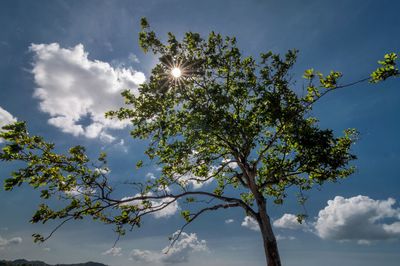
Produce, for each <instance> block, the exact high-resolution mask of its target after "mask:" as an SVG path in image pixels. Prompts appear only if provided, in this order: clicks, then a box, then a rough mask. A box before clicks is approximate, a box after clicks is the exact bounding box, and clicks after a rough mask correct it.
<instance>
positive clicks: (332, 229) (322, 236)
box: [0, 0, 400, 266]
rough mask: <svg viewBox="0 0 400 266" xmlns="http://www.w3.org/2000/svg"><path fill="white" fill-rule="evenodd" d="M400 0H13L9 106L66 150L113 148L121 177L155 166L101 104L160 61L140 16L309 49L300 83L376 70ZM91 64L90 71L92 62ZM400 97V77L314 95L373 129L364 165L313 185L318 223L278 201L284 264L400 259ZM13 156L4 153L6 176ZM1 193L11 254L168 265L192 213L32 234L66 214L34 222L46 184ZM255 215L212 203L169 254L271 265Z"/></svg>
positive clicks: (0, 88)
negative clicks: (137, 224)
mask: <svg viewBox="0 0 400 266" xmlns="http://www.w3.org/2000/svg"><path fill="white" fill-rule="evenodd" d="M399 8H400V3H399V2H398V1H385V0H381V1H368V0H363V1H361V0H360V1H344V0H339V1H267V0H254V1H211V0H208V1H167V0H166V1H155V0H149V1H1V2H0V28H1V32H0V58H1V60H0V107H1V109H0V115H2V116H1V118H2V119H3V121H6V120H7V121H8V120H10V121H11V120H12V118H16V119H18V120H25V121H27V122H28V125H29V129H30V131H31V132H32V133H34V134H38V135H42V136H44V137H46V139H47V140H49V141H52V142H55V143H57V144H58V149H59V150H60V151H63V150H65V149H66V148H67V147H69V146H73V145H78V144H80V145H84V146H86V147H88V149H89V153H90V154H92V155H95V154H97V153H98V152H99V151H101V150H105V151H107V152H108V154H109V158H110V159H111V161H110V163H111V170H112V172H111V173H112V174H113V177H114V178H115V179H116V180H117V181H119V182H121V181H123V180H126V179H128V178H132V177H134V176H135V177H136V176H145V175H146V174H148V173H153V174H155V175H156V174H157V169H156V167H155V166H153V165H146V167H144V168H143V169H142V170H140V171H138V172H137V171H135V170H134V164H135V161H136V160H138V159H141V158H142V157H143V156H142V153H143V150H144V147H145V144H146V142H145V141H137V140H133V139H131V138H130V137H129V131H128V129H127V128H124V129H119V128H123V127H124V125H110V124H108V123H107V122H106V121H105V120H104V119H103V118H102V116H101V114H102V112H104V111H107V108H108V107H110V108H113V107H118V105H119V103H120V101H121V99H120V98H119V96H118V91H119V90H120V89H122V88H126V87H130V86H132V87H135V86H137V84H138V83H140V81H142V80H143V78H147V77H148V74H149V72H150V70H151V67H152V66H153V65H154V64H155V62H156V58H155V57H153V56H152V55H150V54H143V52H142V51H141V50H140V48H139V47H138V42H137V33H138V31H139V19H140V18H141V17H143V16H145V17H147V18H148V20H149V22H150V24H151V25H152V27H153V29H154V30H155V31H156V32H157V33H158V34H159V36H165V35H166V33H167V32H168V31H171V32H174V33H175V34H176V35H177V36H178V37H179V36H182V35H183V33H184V32H186V31H195V32H199V33H201V34H203V35H206V34H207V33H208V32H210V31H211V30H214V31H216V32H220V33H222V34H226V35H233V36H236V37H237V39H238V43H239V46H240V47H241V49H242V51H243V53H244V54H246V55H247V54H248V55H254V56H257V54H258V53H259V52H263V51H264V52H265V51H269V50H272V51H273V52H276V53H284V52H285V51H287V50H288V49H292V48H296V49H299V50H300V54H299V58H298V63H297V64H296V66H295V69H294V72H293V75H294V77H295V78H299V79H298V83H297V85H298V86H301V84H302V81H301V79H300V77H301V74H302V72H303V71H304V70H305V69H308V68H311V67H313V68H315V69H317V70H320V71H322V72H327V71H329V70H332V69H333V70H339V71H342V72H343V73H344V77H343V81H344V82H346V81H353V80H358V79H360V78H363V77H365V76H367V75H368V74H369V73H370V72H371V71H372V70H374V68H375V67H376V61H377V60H379V59H381V58H382V56H383V55H384V54H385V53H387V52H400V51H399V49H400V34H399V26H400V17H399V16H398V10H399ZM49 58H50V59H49ZM51 58H53V59H54V60H53V59H51ZM85 66H86V70H87V69H89V70H87V71H84V74H82V73H83V72H82V71H81V70H82V69H84V68H85ZM69 82H73V84H74V86H72V85H71V86H69V85H68V84H70V83H69ZM39 88H40V89H39ZM110 88H115V90H111V91H110ZM399 106H400V80H399V79H397V80H388V81H386V82H384V83H380V84H378V85H370V84H361V85H357V86H353V87H351V88H347V89H345V90H341V91H337V92H336V93H334V94H333V93H332V94H331V95H330V96H327V97H326V98H324V99H323V100H322V101H321V102H319V104H318V105H317V106H316V107H315V110H314V114H315V115H316V116H317V117H318V118H319V119H320V125H321V127H324V128H332V129H334V130H335V132H337V133H338V134H339V133H340V132H341V131H342V130H343V129H345V128H349V127H352V128H357V129H358V131H359V132H360V134H361V135H360V136H361V137H360V140H359V141H358V142H357V143H356V145H355V146H354V149H353V151H354V153H355V154H356V155H357V156H358V160H357V161H356V162H355V163H354V164H355V165H356V167H357V171H356V173H355V174H354V175H352V176H351V177H350V178H348V179H347V180H343V181H340V182H339V183H335V184H327V185H325V186H324V187H322V188H321V189H320V190H313V191H311V192H309V193H308V195H309V200H308V202H307V203H306V206H305V207H306V209H307V213H308V214H309V219H308V221H307V226H304V227H299V226H296V225H294V224H293V223H292V217H291V216H290V215H284V214H295V213H298V212H301V211H302V207H301V206H298V204H297V203H296V201H295V198H294V197H289V199H288V201H287V202H286V203H285V205H283V206H279V207H275V206H271V208H270V212H271V217H272V218H273V219H274V221H275V232H276V234H277V235H279V247H280V250H281V256H282V260H283V264H284V265H288V266H302V265H322V264H323V265H325V266H330V265H338V264H340V265H343V266H347V265H349V266H350V265H351V266H354V265H366V266H373V265H388V266H394V265H398V261H400V253H399V250H400V241H399V240H400V209H399V208H400V204H399V203H398V202H399V201H400V194H399V188H400V181H399V173H398V165H399V163H400V143H399V141H398V134H399V131H400V124H399V115H400V108H399ZM88 113H91V114H92V116H89V115H88ZM0 122H2V121H0ZM0 145H1V144H0ZM12 167H13V166H10V165H5V164H3V163H2V164H0V175H1V178H2V179H3V178H5V177H7V175H8V174H9V172H10V171H11V170H12ZM126 193H129V192H128V191H126ZM293 193H294V192H293ZM0 201H1V203H2V204H0V259H1V258H4V259H16V258H26V259H40V260H44V261H46V262H48V263H72V262H83V261H88V260H92V261H98V262H103V263H106V264H109V265H121V266H125V265H146V261H147V265H148V264H149V263H150V264H154V265H162V264H165V263H166V260H163V259H160V256H161V250H162V249H163V248H164V247H165V246H167V245H168V236H169V235H171V234H172V233H174V232H175V231H176V230H177V229H178V228H179V226H180V225H181V224H182V222H183V221H182V219H181V218H180V217H179V215H178V214H177V215H173V216H168V217H161V218H156V217H149V218H148V219H146V220H145V223H144V226H143V227H142V228H141V229H140V230H137V231H134V232H132V233H129V234H128V235H127V236H125V237H124V238H122V239H121V240H120V241H119V242H118V244H117V249H114V250H112V251H110V248H111V247H112V245H113V243H114V240H115V237H116V236H115V234H114V233H113V231H112V228H111V227H107V226H104V225H101V224H96V223H93V222H91V221H82V222H76V223H71V224H68V225H66V226H65V227H64V228H62V229H61V230H59V231H58V232H57V233H56V234H55V235H54V237H52V238H51V239H50V240H49V241H48V242H46V243H44V244H42V245H37V244H33V243H32V239H31V237H30V235H31V234H32V233H34V232H49V231H50V230H51V229H52V228H53V227H54V225H55V224H48V225H45V226H42V225H31V224H29V223H28V221H29V219H30V217H31V214H32V211H33V210H34V208H35V207H36V206H37V205H38V203H39V202H40V201H39V199H38V195H37V193H35V192H34V191H32V190H31V189H29V188H26V187H22V188H21V189H18V190H16V191H14V192H11V193H10V192H4V191H3V190H0ZM230 219H231V220H232V221H229V222H228V221H227V220H230ZM242 224H245V225H251V222H250V223H249V221H247V223H246V222H244V214H243V213H242V212H241V211H239V210H237V211H222V212H218V213H212V214H209V215H205V216H204V217H202V218H201V219H200V220H198V221H197V222H195V223H194V224H192V225H191V226H190V227H189V228H188V229H187V230H185V231H186V232H187V233H188V234H187V235H185V236H184V238H183V241H182V242H181V243H180V248H181V249H180V250H179V251H177V252H178V253H177V254H176V255H181V256H183V257H184V258H185V259H186V260H185V261H183V262H180V261H179V260H178V259H175V260H174V257H173V256H172V257H171V258H170V260H169V263H170V264H171V263H172V264H179V265H193V266H201V265H219V266H224V265H244V264H248V265H265V259H264V254H263V250H262V248H261V246H262V242H261V239H260V235H259V233H258V232H257V231H256V230H251V229H249V228H248V227H246V226H243V225H242ZM194 234H195V235H194ZM346 235H347V236H348V235H351V236H352V238H351V239H350V240H348V239H345V238H346V237H344V236H346ZM202 240H205V242H204V241H202ZM133 250H136V251H133ZM107 251H109V252H107ZM146 254H147V255H146Z"/></svg>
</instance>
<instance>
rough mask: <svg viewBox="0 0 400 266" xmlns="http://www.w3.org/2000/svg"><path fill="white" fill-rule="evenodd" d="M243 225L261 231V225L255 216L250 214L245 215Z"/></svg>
mask: <svg viewBox="0 0 400 266" xmlns="http://www.w3.org/2000/svg"><path fill="white" fill-rule="evenodd" d="M242 226H243V227H246V228H249V229H250V230H253V231H260V227H259V226H258V223H257V221H256V220H254V218H253V217H250V216H246V217H244V220H243V222H242Z"/></svg>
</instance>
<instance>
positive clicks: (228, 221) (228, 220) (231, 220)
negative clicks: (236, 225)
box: [225, 219, 235, 224]
mask: <svg viewBox="0 0 400 266" xmlns="http://www.w3.org/2000/svg"><path fill="white" fill-rule="evenodd" d="M234 221H235V220H233V219H227V220H225V223H226V224H231V223H233V222H234Z"/></svg>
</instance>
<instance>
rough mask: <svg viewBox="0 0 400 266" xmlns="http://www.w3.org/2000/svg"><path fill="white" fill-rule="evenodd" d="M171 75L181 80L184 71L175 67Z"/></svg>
mask: <svg viewBox="0 0 400 266" xmlns="http://www.w3.org/2000/svg"><path fill="white" fill-rule="evenodd" d="M171 74H172V76H173V77H174V78H180V77H181V75H182V71H181V70H180V68H179V67H174V68H173V69H172V70H171Z"/></svg>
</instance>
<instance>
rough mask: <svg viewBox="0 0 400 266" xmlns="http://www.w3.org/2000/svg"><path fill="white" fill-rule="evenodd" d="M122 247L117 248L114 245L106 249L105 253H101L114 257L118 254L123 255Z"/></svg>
mask: <svg viewBox="0 0 400 266" xmlns="http://www.w3.org/2000/svg"><path fill="white" fill-rule="evenodd" d="M121 251H122V248H117V247H113V248H110V249H108V250H106V251H104V252H103V253H101V255H110V256H113V257H117V256H122V252H121Z"/></svg>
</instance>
